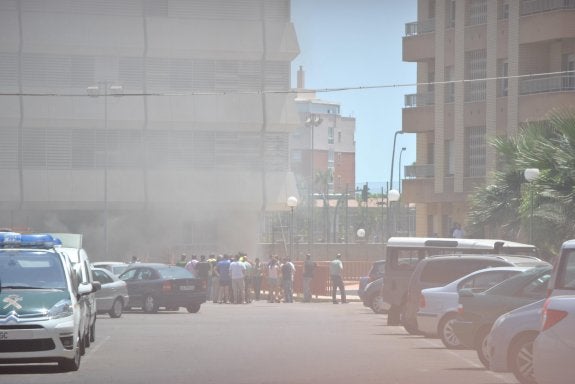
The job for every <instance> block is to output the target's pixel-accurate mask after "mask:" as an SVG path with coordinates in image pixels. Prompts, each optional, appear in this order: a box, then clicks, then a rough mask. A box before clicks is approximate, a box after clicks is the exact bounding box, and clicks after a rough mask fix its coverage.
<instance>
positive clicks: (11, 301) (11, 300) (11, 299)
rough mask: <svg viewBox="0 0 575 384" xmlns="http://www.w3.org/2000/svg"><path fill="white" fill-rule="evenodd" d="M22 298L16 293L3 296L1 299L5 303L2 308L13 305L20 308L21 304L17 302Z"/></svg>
mask: <svg viewBox="0 0 575 384" xmlns="http://www.w3.org/2000/svg"><path fill="white" fill-rule="evenodd" d="M23 299H24V298H23V297H22V296H18V295H10V296H8V297H5V298H4V300H2V301H3V302H5V303H6V305H5V306H4V307H2V309H6V308H8V307H14V308H15V309H22V306H21V305H20V304H18V302H19V301H22V300H23Z"/></svg>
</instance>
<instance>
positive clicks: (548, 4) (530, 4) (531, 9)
mask: <svg viewBox="0 0 575 384" xmlns="http://www.w3.org/2000/svg"><path fill="white" fill-rule="evenodd" d="M560 9H575V0H524V1H522V2H521V11H520V12H521V16H526V15H532V14H535V13H542V12H549V11H555V10H560Z"/></svg>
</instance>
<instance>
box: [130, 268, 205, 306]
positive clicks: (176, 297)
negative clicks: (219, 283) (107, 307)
mask: <svg viewBox="0 0 575 384" xmlns="http://www.w3.org/2000/svg"><path fill="white" fill-rule="evenodd" d="M119 277H120V280H123V281H125V282H126V284H127V286H128V295H129V296H130V299H129V301H128V308H131V307H139V308H142V310H143V311H144V312H147V313H156V312H157V311H158V309H159V308H165V309H170V310H171V309H177V308H179V307H185V308H186V309H187V310H188V312H190V313H196V312H198V311H199V310H200V307H201V305H202V304H203V303H205V302H206V281H205V280H202V279H199V278H196V277H194V275H192V273H191V272H190V271H188V270H187V269H185V268H182V267H178V266H172V265H166V264H160V263H134V264H131V265H130V267H129V268H128V269H127V270H126V271H125V272H124V273H122V274H121V275H120V276H119Z"/></svg>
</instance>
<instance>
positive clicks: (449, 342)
mask: <svg viewBox="0 0 575 384" xmlns="http://www.w3.org/2000/svg"><path fill="white" fill-rule="evenodd" d="M456 318H457V316H456V315H455V314H454V313H450V314H447V315H445V316H443V318H442V319H441V321H440V322H439V326H438V327H437V333H438V334H439V337H440V338H441V341H442V342H443V345H445V347H446V348H449V349H459V348H461V347H462V345H461V343H460V342H459V339H458V338H457V335H456V334H455V332H454V331H453V322H454V321H455V319H456Z"/></svg>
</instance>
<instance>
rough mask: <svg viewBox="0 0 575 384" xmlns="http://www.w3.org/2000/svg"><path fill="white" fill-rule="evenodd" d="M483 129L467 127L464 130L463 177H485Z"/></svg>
mask: <svg viewBox="0 0 575 384" xmlns="http://www.w3.org/2000/svg"><path fill="white" fill-rule="evenodd" d="M485 151H486V139H485V127H468V128H467V129H466V130H465V153H466V158H465V176H467V177H480V176H485Z"/></svg>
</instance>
